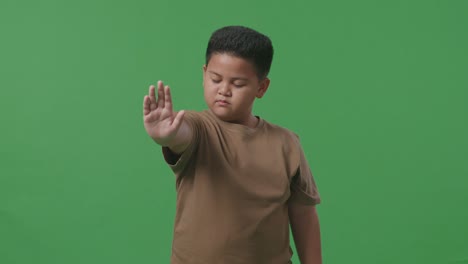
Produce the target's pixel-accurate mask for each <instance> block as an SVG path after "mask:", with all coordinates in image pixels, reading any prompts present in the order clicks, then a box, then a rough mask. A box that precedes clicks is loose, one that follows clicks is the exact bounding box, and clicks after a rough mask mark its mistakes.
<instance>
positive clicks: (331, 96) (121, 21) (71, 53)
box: [0, 0, 468, 264]
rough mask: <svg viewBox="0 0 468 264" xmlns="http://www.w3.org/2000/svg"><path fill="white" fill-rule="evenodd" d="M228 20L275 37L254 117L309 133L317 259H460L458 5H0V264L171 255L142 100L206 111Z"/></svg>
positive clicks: (463, 103) (463, 62) (466, 172)
mask: <svg viewBox="0 0 468 264" xmlns="http://www.w3.org/2000/svg"><path fill="white" fill-rule="evenodd" d="M231 24H240V25H245V26H249V27H253V28H255V29H257V30H259V31H261V32H263V33H265V34H267V35H268V36H270V37H271V39H272V41H273V44H274V47H275V57H274V62H273V66H272V71H271V74H270V78H271V86H270V89H269V91H268V93H267V94H266V96H265V97H264V98H263V99H261V100H260V101H258V102H257V104H256V107H255V114H257V115H260V116H262V117H263V118H265V119H266V120H268V121H271V122H273V123H277V124H279V125H282V126H284V127H287V128H289V129H291V130H293V131H295V132H296V133H298V134H299V135H300V137H301V140H302V144H303V148H304V150H305V152H306V154H307V158H308V160H309V163H310V166H311V168H312V171H313V173H314V176H315V178H316V181H317V183H318V185H319V190H320V192H321V195H322V199H323V203H322V204H321V205H320V206H319V214H320V220H321V227H322V243H323V254H324V263H359V264H376V263H382V264H384V263H389V264H390V263H424V264H441V263H468V209H467V208H468V207H467V202H468V138H467V135H468V118H467V114H468V106H467V105H468V104H467V99H468V92H467V89H468V49H467V47H468V36H467V34H468V31H467V28H468V1H462V0H453V1H402V0H400V1H370V0H369V1H346V0H342V1H287V2H280V1H246V0H239V1H231V2H223V1H211V0H210V1H200V2H198V1H91V0H85V1H53V0H44V1H31V0H30V1H13V0H2V1H1V2H0V29H1V31H0V117H1V119H0V121H1V123H0V124H1V129H0V143H1V145H0V263H2V264H17V263H18V264H26V263H35V264H53V263H60V264H62V263H67V264H75V263H86V264H89V263H168V262H169V257H170V250H171V242H172V226H173V218H174V213H175V185H174V178H173V175H172V173H171V171H170V170H169V168H168V167H167V166H166V165H165V164H164V161H163V159H162V155H161V151H160V149H159V148H158V146H157V145H155V144H154V143H152V140H151V139H150V138H149V137H148V136H147V135H146V133H145V131H144V128H143V125H142V109H141V107H142V99H143V96H144V94H145V93H146V92H147V89H148V86H149V85H150V84H155V83H156V82H157V80H159V79H161V80H164V81H165V82H167V83H168V84H169V85H171V87H172V91H173V98H174V104H175V107H176V108H177V109H195V110H202V109H204V107H205V106H204V101H203V96H202V75H201V73H202V65H203V63H204V52H205V48H206V44H207V41H208V38H209V36H210V34H211V33H212V31H214V30H215V29H217V28H219V27H221V26H225V25H231ZM293 261H294V262H295V263H298V260H297V255H295V256H294V259H293Z"/></svg>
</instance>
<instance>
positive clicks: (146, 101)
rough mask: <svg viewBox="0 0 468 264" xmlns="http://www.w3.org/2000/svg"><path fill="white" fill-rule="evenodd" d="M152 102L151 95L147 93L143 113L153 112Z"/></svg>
mask: <svg viewBox="0 0 468 264" xmlns="http://www.w3.org/2000/svg"><path fill="white" fill-rule="evenodd" d="M150 104H151V100H150V99H149V96H147V95H145V97H144V98H143V114H144V115H147V114H149V113H150V112H151V110H150Z"/></svg>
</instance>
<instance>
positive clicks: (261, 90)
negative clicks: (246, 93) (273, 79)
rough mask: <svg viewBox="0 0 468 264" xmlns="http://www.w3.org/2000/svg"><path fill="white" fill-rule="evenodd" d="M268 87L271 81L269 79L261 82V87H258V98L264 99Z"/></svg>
mask: <svg viewBox="0 0 468 264" xmlns="http://www.w3.org/2000/svg"><path fill="white" fill-rule="evenodd" d="M268 86H270V79H268V78H266V77H265V78H264V79H263V80H262V81H261V82H260V86H259V87H258V90H257V95H256V96H257V98H262V97H263V95H264V94H265V93H266V91H267V90H268Z"/></svg>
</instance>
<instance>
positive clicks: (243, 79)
mask: <svg viewBox="0 0 468 264" xmlns="http://www.w3.org/2000/svg"><path fill="white" fill-rule="evenodd" d="M208 72H209V73H213V74H215V75H217V76H221V74H219V73H216V72H214V71H208ZM232 79H233V80H241V81H248V80H249V79H247V78H241V77H234V78H232Z"/></svg>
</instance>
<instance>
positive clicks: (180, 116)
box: [171, 110, 185, 131]
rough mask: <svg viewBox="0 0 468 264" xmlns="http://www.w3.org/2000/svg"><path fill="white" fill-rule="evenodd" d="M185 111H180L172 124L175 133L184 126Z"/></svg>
mask: <svg viewBox="0 0 468 264" xmlns="http://www.w3.org/2000/svg"><path fill="white" fill-rule="evenodd" d="M184 115H185V111H183V110H182V111H179V112H178V113H177V115H176V116H175V118H174V121H173V122H172V125H171V126H172V127H173V128H174V130H175V131H177V130H179V128H180V126H181V125H182V121H183V120H184Z"/></svg>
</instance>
